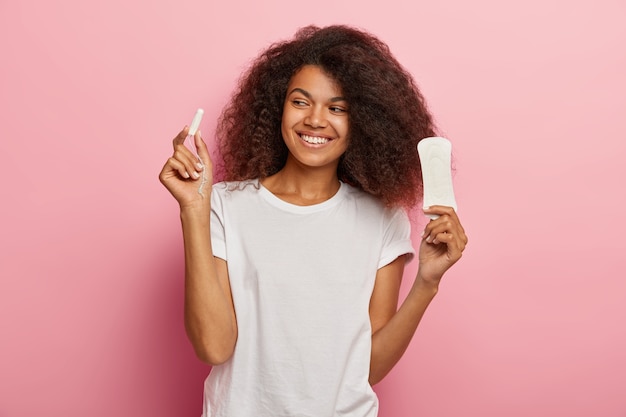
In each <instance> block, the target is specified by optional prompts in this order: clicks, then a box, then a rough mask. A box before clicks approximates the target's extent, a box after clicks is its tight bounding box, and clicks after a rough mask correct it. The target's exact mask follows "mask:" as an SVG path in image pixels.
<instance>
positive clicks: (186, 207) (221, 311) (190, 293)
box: [159, 128, 237, 365]
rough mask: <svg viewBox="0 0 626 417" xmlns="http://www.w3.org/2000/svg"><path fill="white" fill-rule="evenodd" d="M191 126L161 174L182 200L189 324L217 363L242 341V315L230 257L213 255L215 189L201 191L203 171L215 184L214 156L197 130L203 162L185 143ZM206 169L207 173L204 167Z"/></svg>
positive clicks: (199, 350) (199, 348)
mask: <svg viewBox="0 0 626 417" xmlns="http://www.w3.org/2000/svg"><path fill="white" fill-rule="evenodd" d="M187 131H188V129H187V128H185V129H183V130H182V131H181V132H180V133H179V134H178V136H176V138H175V139H174V154H173V156H172V157H170V158H169V159H168V161H167V162H166V164H165V166H164V167H163V170H162V171H161V174H160V175H159V179H160V180H161V182H162V183H163V185H165V187H166V188H167V189H168V190H169V191H170V193H172V195H173V196H174V198H176V200H177V201H178V203H179V205H180V218H181V223H182V229H183V240H184V246H185V329H186V330H187V335H188V337H189V340H190V341H191V343H192V345H193V347H194V349H195V351H196V354H197V355H198V357H199V358H200V359H201V360H202V361H204V362H206V363H208V364H210V365H218V364H220V363H223V362H225V361H226V360H228V359H229V358H230V356H231V355H232V353H233V350H234V348H235V343H236V341H237V320H236V317H235V309H234V306H233V301H232V296H231V292H230V284H229V279H228V270H227V265H226V262H225V261H224V260H222V259H218V258H215V257H214V256H213V249H212V247H211V232H210V214H211V199H210V188H209V189H206V190H205V191H204V192H203V193H202V194H200V193H199V192H198V185H199V181H200V178H201V175H202V174H204V175H206V177H205V179H206V180H207V184H211V183H212V175H211V169H212V166H211V160H210V157H209V154H208V151H207V148H206V145H205V144H204V142H203V141H202V139H201V138H200V132H198V133H196V136H195V141H196V147H197V150H198V155H199V156H200V158H201V159H202V161H204V162H205V163H204V167H202V166H201V165H197V162H198V161H197V160H196V158H195V156H194V155H193V154H192V153H191V152H190V151H189V150H188V149H187V148H186V147H185V146H184V145H183V142H184V140H185V137H186V135H187ZM204 170H206V172H204V173H203V171H204Z"/></svg>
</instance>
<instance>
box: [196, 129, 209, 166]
mask: <svg viewBox="0 0 626 417" xmlns="http://www.w3.org/2000/svg"><path fill="white" fill-rule="evenodd" d="M193 138H194V143H195V145H196V151H197V152H198V157H200V159H201V160H202V163H203V164H204V165H205V166H208V167H210V166H211V157H210V156H209V150H208V149H207V146H206V143H204V140H202V132H200V130H198V131H197V132H196V134H195V135H194V136H193Z"/></svg>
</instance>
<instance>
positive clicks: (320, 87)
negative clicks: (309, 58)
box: [288, 65, 341, 96]
mask: <svg viewBox="0 0 626 417" xmlns="http://www.w3.org/2000/svg"><path fill="white" fill-rule="evenodd" d="M294 88H301V89H304V90H306V91H308V92H310V93H314V92H318V93H320V94H321V93H325V94H331V95H332V96H340V95H341V87H340V85H339V83H338V82H337V81H336V80H335V79H334V78H332V77H331V76H330V75H328V74H327V73H326V72H325V71H324V70H323V69H322V68H321V67H319V66H317V65H305V66H303V67H301V68H300V69H298V70H297V71H296V72H295V73H294V74H293V75H292V76H291V79H290V80H289V88H288V93H290V92H291V91H292V89H294Z"/></svg>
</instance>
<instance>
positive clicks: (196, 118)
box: [189, 109, 204, 136]
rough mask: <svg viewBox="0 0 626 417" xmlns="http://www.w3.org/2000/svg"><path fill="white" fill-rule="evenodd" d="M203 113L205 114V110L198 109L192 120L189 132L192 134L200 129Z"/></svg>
mask: <svg viewBox="0 0 626 417" xmlns="http://www.w3.org/2000/svg"><path fill="white" fill-rule="evenodd" d="M203 115H204V110H202V109H198V110H197V111H196V114H195V115H194V116H193V120H192V121H191V124H190V125H189V134H190V135H191V136H193V135H195V134H196V132H197V131H198V128H199V127H200V122H201V121H202V116H203Z"/></svg>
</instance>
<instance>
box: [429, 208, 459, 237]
mask: <svg viewBox="0 0 626 417" xmlns="http://www.w3.org/2000/svg"><path fill="white" fill-rule="evenodd" d="M446 232H447V233H459V232H460V231H459V227H458V223H457V222H456V221H455V220H454V219H453V218H451V217H450V216H448V215H447V214H446V215H443V216H440V217H439V218H437V219H435V220H431V221H430V222H428V224H427V225H426V227H425V228H424V233H423V235H422V237H424V238H425V239H427V238H428V237H430V238H431V239H430V240H432V238H434V236H435V235H437V234H439V233H446ZM430 240H429V241H430Z"/></svg>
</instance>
